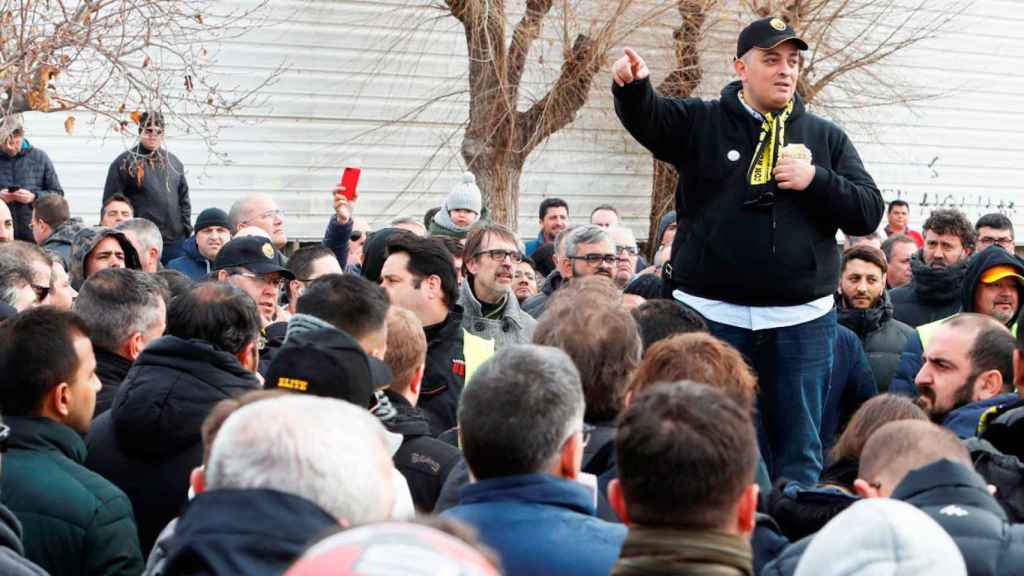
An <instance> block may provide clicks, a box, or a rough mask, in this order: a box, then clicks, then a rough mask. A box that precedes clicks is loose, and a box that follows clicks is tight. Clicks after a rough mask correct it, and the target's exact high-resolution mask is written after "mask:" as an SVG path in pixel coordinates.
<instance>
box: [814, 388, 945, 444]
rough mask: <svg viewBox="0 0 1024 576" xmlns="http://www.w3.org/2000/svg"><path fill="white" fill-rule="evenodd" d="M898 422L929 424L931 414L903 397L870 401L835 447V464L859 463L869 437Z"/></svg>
mask: <svg viewBox="0 0 1024 576" xmlns="http://www.w3.org/2000/svg"><path fill="white" fill-rule="evenodd" d="M898 420H920V421H922V422H928V421H929V420H928V415H927V414H925V412H924V410H921V408H920V407H918V406H917V405H916V404H914V401H913V400H912V399H911V398H909V397H907V396H902V395H899V394H879V395H878V396H875V397H874V398H871V399H870V400H868V401H867V402H865V403H863V404H861V406H860V408H858V409H857V411H856V412H854V413H853V416H852V417H850V422H849V424H847V425H846V430H844V431H843V434H842V435H841V436H840V437H839V440H837V441H836V445H835V447H834V448H832V454H831V456H832V461H836V460H840V459H843V458H847V459H850V460H859V459H860V455H861V452H863V451H864V445H865V444H866V443H867V441H868V438H870V437H871V435H872V434H874V433H875V431H876V430H878V429H879V428H881V427H882V426H885V425H886V424H888V423H889V422H896V421H898Z"/></svg>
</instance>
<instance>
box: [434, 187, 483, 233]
mask: <svg viewBox="0 0 1024 576" xmlns="http://www.w3.org/2000/svg"><path fill="white" fill-rule="evenodd" d="M482 205H483V200H482V199H481V198H480V188H478V187H477V185H476V177H475V176H473V174H472V173H470V172H464V173H463V174H462V181H461V182H459V183H458V184H456V185H455V187H454V188H452V190H451V192H449V193H448V196H446V197H445V199H444V204H442V205H441V209H440V210H438V211H437V214H434V219H433V220H432V221H431V222H430V234H431V235H434V236H452V237H454V238H465V237H466V235H467V234H468V233H469V229H470V228H472V227H473V224H476V221H477V220H479V219H480V210H481V208H482Z"/></svg>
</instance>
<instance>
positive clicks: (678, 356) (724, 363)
mask: <svg viewBox="0 0 1024 576" xmlns="http://www.w3.org/2000/svg"><path fill="white" fill-rule="evenodd" d="M679 380H690V381H692V382H700V383H702V384H707V385H709V386H711V387H712V388H717V389H719V390H721V391H722V392H724V393H725V394H726V395H727V396H729V397H730V398H732V400H733V401H734V402H736V403H737V404H739V405H740V406H743V407H746V408H747V409H749V410H753V408H754V396H755V395H756V393H757V376H756V375H755V374H754V371H753V370H751V368H750V366H748V365H747V362H746V360H744V359H743V355H742V354H740V353H739V351H737V350H736V349H735V348H733V347H732V346H730V345H729V344H728V343H726V342H725V341H723V340H719V339H718V338H715V337H714V336H712V335H711V334H708V333H706V332H691V333H689V334H677V335H676V336H672V337H670V338H667V339H665V340H662V341H661V342H658V343H657V344H655V345H654V346H651V348H650V349H649V350H648V351H647V353H646V354H644V359H643V361H642V362H641V363H640V367H639V368H638V369H637V371H636V372H635V373H634V375H633V381H632V383H631V384H630V391H631V392H632V393H633V394H634V395H636V394H639V393H641V392H642V391H643V390H644V389H646V388H648V387H650V386H652V385H654V384H659V383H665V382H677V381H679Z"/></svg>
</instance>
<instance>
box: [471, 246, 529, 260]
mask: <svg viewBox="0 0 1024 576" xmlns="http://www.w3.org/2000/svg"><path fill="white" fill-rule="evenodd" d="M484 254H486V255H487V256H490V258H491V260H494V261H495V262H504V261H505V258H511V259H512V261H513V262H516V263H518V262H522V261H523V254H522V253H521V252H519V251H517V250H501V249H496V250H481V251H479V252H477V253H476V254H474V255H473V256H474V257H475V258H479V257H480V256H483V255H484Z"/></svg>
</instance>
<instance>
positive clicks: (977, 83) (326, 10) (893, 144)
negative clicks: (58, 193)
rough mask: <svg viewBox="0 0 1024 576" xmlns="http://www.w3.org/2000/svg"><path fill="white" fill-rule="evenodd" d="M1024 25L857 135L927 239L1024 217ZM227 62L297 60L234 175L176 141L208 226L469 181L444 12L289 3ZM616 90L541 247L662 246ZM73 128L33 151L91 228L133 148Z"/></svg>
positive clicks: (961, 27) (924, 48)
mask: <svg viewBox="0 0 1024 576" xmlns="http://www.w3.org/2000/svg"><path fill="white" fill-rule="evenodd" d="M235 3H237V4H242V5H244V4H245V3H246V0H236V2H235ZM225 4H226V5H228V3H225ZM673 24H674V22H673V21H672V19H671V18H666V19H664V20H663V21H662V22H661V24H659V25H658V26H653V27H648V28H646V29H644V30H643V31H641V32H638V33H636V34H634V35H633V36H632V38H631V39H630V43H631V44H632V45H634V46H636V47H637V48H638V49H641V50H643V51H644V53H645V54H647V55H648V56H649V60H651V61H652V68H653V69H654V77H655V80H658V79H660V77H661V76H662V75H664V74H665V73H666V72H667V68H668V64H667V60H666V56H667V49H668V48H669V47H668V44H667V43H668V42H669V40H670V38H671V30H670V28H671V26H672V25H673ZM1022 24H1024V9H1022V6H1021V4H1020V2H1018V1H1014V0H985V1H984V2H976V3H973V4H972V5H971V6H970V7H969V8H968V9H967V12H966V13H964V14H963V15H962V16H960V17H958V18H957V19H956V20H955V21H954V22H953V24H952V26H950V27H949V29H948V31H947V33H945V34H944V35H943V36H942V37H941V38H938V39H936V40H932V41H929V42H927V43H926V44H922V45H919V46H917V47H915V48H913V49H911V50H909V51H907V52H906V53H905V54H903V56H902V57H901V58H899V59H898V60H896V61H894V62H893V63H890V64H888V65H887V67H888V70H887V71H888V72H889V73H891V74H895V75H898V76H903V77H905V78H907V79H909V80H911V81H913V82H917V83H920V85H922V86H924V87H926V88H928V89H933V90H940V91H942V92H945V93H946V95H945V96H943V97H941V98H937V99H934V100H930V101H927V102H923V103H919V104H917V105H915V108H914V110H913V112H909V111H907V110H904V109H901V108H892V109H885V110H876V111H873V112H872V113H871V114H870V115H861V117H860V118H859V119H853V120H848V121H847V122H845V123H844V125H845V127H846V129H847V130H848V131H849V133H850V134H851V136H852V137H853V139H854V141H855V142H856V143H857V146H858V148H859V150H860V153H861V155H862V157H863V158H864V161H865V164H866V165H867V166H868V168H869V170H870V171H871V172H872V173H873V174H874V176H875V178H876V180H877V181H878V183H879V186H880V187H882V188H883V189H884V190H885V191H886V197H887V199H892V198H895V197H896V196H897V195H900V196H902V197H904V198H907V199H908V200H910V201H911V203H912V204H913V206H914V207H913V209H912V218H913V220H914V221H915V222H917V223H918V224H919V223H920V222H921V221H922V220H923V218H924V217H926V216H927V211H929V210H930V209H931V208H932V207H934V206H936V205H950V204H952V205H956V206H958V207H959V206H962V207H963V208H964V209H965V210H967V211H968V212H969V213H970V214H971V215H972V216H977V215H979V214H981V213H984V212H986V211H994V210H996V209H999V208H1000V207H1002V209H1003V210H1004V211H1005V212H1007V213H1008V214H1009V215H1010V216H1011V217H1014V216H1016V215H1018V214H1019V213H1020V209H1019V208H1017V206H1016V205H1017V204H1019V198H1018V194H1017V187H1018V185H1019V184H1018V183H1019V182H1021V181H1022V180H1024V168H1022V167H1021V158H1022V157H1024V117H1022V116H1021V115H1020V114H1017V113H1015V111H1014V110H1012V109H1011V103H1013V102H1014V101H1015V97H1016V96H1018V95H1019V94H1021V93H1024V66H1022V64H1024V62H1022V59H1024V56H1022V53H1021V51H1020V50H1019V46H1020V45H1021V44H1022V41H1024V25H1022ZM735 33H736V24H735V18H733V17H731V16H730V17H727V18H723V20H722V21H721V22H719V23H718V24H716V25H715V27H714V29H713V32H712V34H711V35H710V37H709V39H708V46H707V50H706V53H705V57H704V62H705V66H706V68H707V76H706V80H705V83H704V86H703V87H702V89H701V94H702V95H703V96H705V97H714V96H715V95H716V94H717V92H718V90H719V89H720V88H721V86H722V85H723V84H724V83H725V82H726V81H727V80H728V78H729V73H730V72H729V71H730V70H731V65H730V57H731V53H732V50H733V45H734V44H733V42H734V38H735ZM553 34H555V31H554V30H547V31H546V33H545V35H546V36H547V37H551V36H553ZM537 48H538V49H537V50H536V51H535V52H534V53H532V54H531V62H532V64H533V65H534V66H537V68H536V69H535V70H534V71H533V72H532V73H531V74H529V75H528V76H527V81H528V84H527V86H526V90H525V92H526V96H527V97H528V96H529V95H531V94H533V95H535V96H538V97H539V95H541V94H542V93H543V89H544V87H545V86H546V84H545V80H546V79H547V78H550V77H551V75H552V74H553V73H554V72H555V71H556V70H557V66H558V63H559V60H558V54H559V51H560V46H559V45H558V43H557V42H540V43H538V46H537ZM215 58H216V62H217V72H218V74H221V75H223V76H224V78H225V79H226V83H227V84H231V83H241V84H243V85H246V84H251V83H253V82H255V81H257V79H258V78H261V77H263V76H265V75H266V74H267V73H269V72H270V71H271V70H273V69H274V68H275V67H276V66H278V65H279V64H282V63H284V64H285V65H286V66H287V69H286V71H285V73H284V74H283V76H282V77H281V78H280V79H279V81H278V82H277V83H276V84H274V85H273V86H271V87H270V88H268V89H266V91H265V92H264V96H265V97H266V102H265V105H263V106H261V107H258V108H254V109H250V110H247V111H246V112H245V113H244V116H245V119H246V120H247V122H245V123H236V124H233V125H228V126H226V127H225V128H224V129H223V130H222V132H221V133H220V135H219V141H218V144H217V148H218V150H219V151H221V152H223V153H225V154H226V155H227V157H228V159H229V160H228V162H227V163H222V162H219V161H215V160H211V159H210V157H209V155H208V153H207V150H206V148H205V146H204V145H203V143H202V142H201V141H199V140H198V139H196V138H193V137H189V136H187V135H184V134H180V133H176V132H175V130H174V127H173V126H172V127H170V129H169V134H168V142H169V146H170V148H171V149H172V150H173V151H174V152H175V153H176V154H178V156H179V157H181V158H182V160H183V161H184V162H185V164H186V166H187V167H188V170H189V174H188V175H189V181H190V183H191V187H192V201H193V206H194V210H193V214H194V215H195V214H198V211H199V210H201V209H202V208H205V207H207V206H214V205H216V206H220V207H222V208H225V209H226V208H227V207H228V206H229V205H230V203H231V202H232V201H233V200H235V199H236V198H238V197H239V196H240V195H242V194H245V193H248V192H251V191H265V192H270V193H272V194H274V195H275V196H276V197H277V198H278V199H279V202H280V203H281V205H282V207H283V208H285V210H286V211H287V213H288V217H287V218H288V219H287V226H288V230H289V233H290V235H291V236H293V237H301V238H314V237H318V236H319V235H320V234H321V232H322V228H323V224H324V222H325V221H326V219H327V215H328V214H329V211H330V199H329V192H328V191H329V189H330V187H331V186H332V184H333V182H334V181H335V180H336V179H337V178H338V175H339V173H340V170H341V167H342V166H344V165H345V164H346V163H348V162H350V161H352V160H354V159H359V160H360V161H361V164H362V166H363V169H364V176H363V180H362V182H361V185H360V188H361V199H360V203H359V205H358V213H359V214H360V215H363V216H365V217H367V218H368V219H370V220H371V221H372V222H373V223H375V224H377V225H380V224H382V223H384V222H386V221H388V220H389V219H391V218H393V217H395V216H398V215H421V214H422V213H423V212H424V211H425V210H427V209H428V208H430V207H431V206H434V205H436V204H437V203H439V202H440V199H441V197H442V196H443V195H444V193H445V192H446V190H447V188H448V187H449V186H450V184H451V183H452V182H454V181H455V179H456V178H457V177H458V173H459V172H460V170H461V156H460V154H459V144H460V142H461V130H460V125H461V122H462V119H463V118H464V116H465V113H466V99H467V94H466V71H465V68H466V65H465V40H464V36H463V33H462V30H461V28H460V25H459V24H458V23H457V22H456V21H455V20H454V19H453V18H451V17H450V16H445V15H444V14H443V13H442V12H441V11H439V10H438V9H436V8H431V7H429V6H424V4H423V3H421V2H414V1H411V0H373V1H369V0H367V1H357V0H344V1H343V0H338V1H327V0H320V1H317V0H274V2H273V3H272V5H271V13H270V15H269V18H268V21H267V25H266V26H264V27H262V28H260V29H257V30H255V31H253V32H252V33H250V34H249V35H247V36H246V37H245V38H244V39H242V40H235V41H231V42H228V43H225V44H224V45H223V46H221V47H220V51H219V53H216V54H215ZM541 60H543V62H544V63H543V64H541V63H540V62H541ZM609 78H610V76H609V74H608V71H607V69H606V70H604V71H602V72H601V74H600V75H599V77H598V78H597V80H596V82H595V86H594V89H593V97H592V99H591V101H590V102H589V103H588V105H587V106H586V107H585V108H584V109H583V110H582V111H581V112H580V114H579V115H578V117H577V120H576V122H575V123H574V124H573V125H572V126H571V127H570V128H569V129H567V130H565V131H563V132H562V133H559V134H557V135H556V136H555V137H553V138H552V139H551V140H550V141H549V142H547V143H546V144H545V145H543V146H542V147H541V148H539V149H538V150H537V151H536V152H535V153H534V155H533V156H532V157H531V158H530V160H529V162H528V164H527V167H526V172H525V174H524V176H523V180H522V199H521V206H520V208H521V217H520V229H521V231H522V232H523V234H524V236H527V237H529V236H531V235H533V234H535V233H536V217H535V216H534V214H535V210H536V206H537V204H538V203H539V202H540V199H541V198H542V197H544V196H553V195H558V196H562V197H565V198H566V199H567V200H569V202H570V204H571V205H572V211H571V212H572V216H573V218H574V219H577V220H583V219H585V218H586V217H587V215H588V214H589V212H590V208H592V207H593V206H596V205H597V204H601V203H606V202H611V203H613V204H616V205H617V206H619V207H620V209H621V211H622V212H623V214H624V216H625V217H626V220H627V222H628V223H629V224H630V225H631V226H633V228H634V229H635V230H636V232H637V233H638V235H642V234H644V233H645V231H646V226H647V222H646V216H647V211H648V198H649V195H650V170H651V166H650V160H649V157H648V156H647V155H646V154H645V153H644V151H643V150H642V149H641V148H640V147H639V146H637V145H636V144H635V142H632V140H631V139H630V138H629V136H628V135H627V134H626V133H625V132H624V131H623V130H622V129H621V127H620V126H619V125H618V122H617V120H616V119H615V116H614V113H613V112H612V110H611V99H610V96H609V92H608V85H609ZM432 100H436V102H435V103H434V104H432V105H430V106H425V104H426V103H427V102H429V101H432ZM63 120H64V116H58V115H42V114H30V115H29V116H28V119H27V123H28V137H29V138H30V140H31V141H32V142H33V143H34V144H35V145H36V146H39V147H42V148H43V149H45V150H46V151H47V152H48V153H49V154H50V156H51V158H52V159H53V161H54V163H55V165H56V167H57V170H58V173H59V175H60V177H61V181H62V183H63V185H64V188H65V190H66V191H67V195H68V198H69V199H70V201H71V202H72V207H73V210H74V212H75V213H76V215H80V216H83V217H84V218H85V219H86V220H87V221H88V222H92V221H94V220H95V219H96V218H97V213H98V210H99V198H100V195H101V192H102V186H103V179H104V175H105V173H106V169H107V165H108V163H109V162H110V160H111V159H113V158H114V157H115V156H116V155H117V153H118V152H119V151H120V150H121V149H123V147H124V146H125V145H126V142H125V141H124V140H123V139H122V138H121V137H120V136H118V135H111V134H110V133H109V132H108V131H107V130H106V124H104V123H102V122H100V123H98V124H97V126H96V127H95V128H94V129H90V128H89V126H88V122H87V121H86V120H87V119H86V118H85V117H84V115H80V117H79V130H78V131H77V133H76V134H75V135H73V136H67V135H65V134H64V130H63V125H62V123H63ZM936 158H937V160H935V162H934V164H932V165H931V167H929V164H931V163H932V161H933V159H936Z"/></svg>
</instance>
